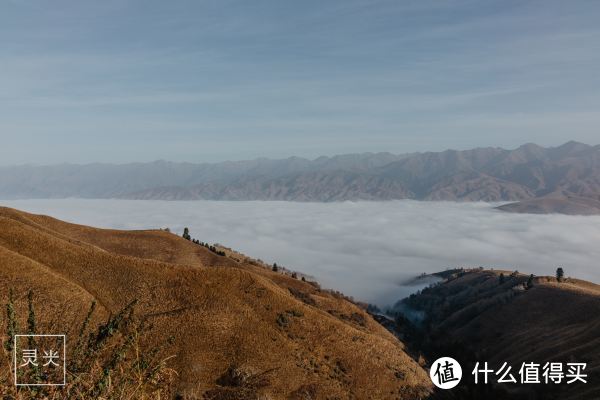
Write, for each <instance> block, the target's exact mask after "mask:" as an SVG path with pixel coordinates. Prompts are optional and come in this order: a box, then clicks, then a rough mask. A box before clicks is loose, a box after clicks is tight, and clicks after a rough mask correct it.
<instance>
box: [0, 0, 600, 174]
mask: <svg viewBox="0 0 600 400" xmlns="http://www.w3.org/2000/svg"><path fill="white" fill-rule="evenodd" d="M0 10H1V11H0V49H1V51H0V142H1V143H2V145H1V146H0V164H3V165H8V164H26V163H27V164H53V163H62V162H74V163H88V162H114V163H124V162H132V161H152V160H157V159H165V160H170V161H190V162H215V161H223V160H240V159H251V158H257V157H269V158H284V157H288V156H292V155H295V156H302V157H308V158H314V157H317V156H320V155H333V154H342V153H356V152H365V151H372V152H378V151H389V152H393V153H406V152H414V151H441V150H444V149H448V148H452V149H467V148H473V147H480V146H500V147H505V148H515V147H518V146H519V145H520V144H523V143H526V142H535V143H538V144H540V145H546V146H553V145H559V144H561V143H563V142H566V141H568V140H578V141H582V142H586V143H588V144H598V142H600V141H599V140H598V139H597V138H598V137H599V136H598V126H600V111H599V109H600V108H599V106H600V74H599V73H598V71H600V24H598V21H599V20H600V2H597V1H562V0H543V1H512V0H497V1H480V0H447V1H438V0H429V1H422V0H403V1H397V0H328V1H322V0H304V1H288V0H254V1H246V0H236V1H234V0H189V1H187V0H173V1H164V0H103V1H86V0H54V1H52V2H48V1H42V0H0Z"/></svg>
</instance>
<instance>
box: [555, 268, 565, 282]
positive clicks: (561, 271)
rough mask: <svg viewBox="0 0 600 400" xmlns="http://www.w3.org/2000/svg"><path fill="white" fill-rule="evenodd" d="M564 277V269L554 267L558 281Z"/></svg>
mask: <svg viewBox="0 0 600 400" xmlns="http://www.w3.org/2000/svg"><path fill="white" fill-rule="evenodd" d="M564 277H565V270H564V269H562V267H558V268H556V280H557V281H559V282H562V281H563V278H564Z"/></svg>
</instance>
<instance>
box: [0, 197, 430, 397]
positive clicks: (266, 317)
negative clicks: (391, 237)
mask: <svg viewBox="0 0 600 400" xmlns="http://www.w3.org/2000/svg"><path fill="white" fill-rule="evenodd" d="M0 265H1V267H0V301H2V302H3V303H5V302H6V301H7V296H8V290H9V289H13V290H14V291H15V293H17V295H18V296H19V298H20V300H22V298H23V297H24V295H25V294H26V293H27V291H28V290H29V289H33V290H34V293H35V305H36V307H38V310H37V315H38V316H40V318H41V322H40V326H41V327H50V326H52V327H54V329H62V331H61V332H53V333H67V335H68V337H70V336H72V334H73V332H74V330H75V329H77V327H76V326H74V321H75V320H79V321H80V320H81V319H82V316H83V315H85V312H86V310H87V308H88V307H89V304H90V302H91V300H92V299H95V300H97V302H98V304H99V314H98V316H99V317H100V318H105V317H106V316H107V315H108V314H111V313H113V314H114V313H115V312H117V311H118V310H120V309H122V308H123V307H124V306H125V305H127V304H128V303H129V302H131V301H132V300H134V299H135V300H137V301H138V305H137V306H136V314H138V315H140V316H145V317H147V318H148V320H149V321H150V323H151V324H152V328H151V329H152V330H151V335H150V337H149V339H148V341H149V342H148V343H147V345H148V346H151V345H156V344H160V343H164V342H165V341H166V338H168V337H173V338H174V343H173V345H172V346H171V347H169V348H167V349H166V350H165V352H166V354H165V355H170V354H172V355H174V356H175V357H174V358H173V359H171V360H170V365H171V366H172V367H173V368H174V369H175V370H176V371H177V372H178V383H177V385H178V392H180V393H182V394H187V395H193V396H197V397H200V396H201V395H202V394H203V393H205V392H206V391H207V390H210V389H215V388H217V389H218V388H219V385H218V384H217V381H218V379H219V377H221V376H223V374H224V373H225V372H226V371H227V369H228V368H229V367H231V366H237V367H240V368H243V369H244V370H246V371H251V372H253V373H262V372H267V374H266V375H265V377H267V380H268V382H267V385H266V386H265V387H262V388H259V389H257V393H255V394H253V396H254V395H255V396H256V398H259V397H257V396H258V395H259V394H261V395H263V396H264V397H261V398H265V399H288V398H301V397H298V396H300V393H302V392H310V393H311V395H312V396H313V397H311V398H316V399H325V398H340V399H346V398H348V399H350V398H355V399H370V398H372V399H387V398H390V399H392V398H393V399H412V398H418V397H421V396H423V395H425V394H426V393H428V391H429V390H430V389H429V383H428V382H429V381H428V378H427V375H426V372H425V371H424V370H423V369H422V368H421V367H420V366H419V365H418V364H417V363H416V362H415V361H414V360H412V359H411V358H410V357H409V356H408V355H407V354H406V353H405V352H404V347H403V345H402V343H400V342H399V341H398V340H397V339H396V338H395V337H394V336H393V335H391V334H390V333H389V332H387V331H386V330H385V329H384V328H382V327H381V326H380V325H378V324H377V323H376V322H375V321H373V320H372V319H371V317H370V316H368V315H367V314H366V313H365V312H364V311H363V310H361V309H360V308H359V307H357V306H356V305H354V304H352V303H350V302H348V301H347V300H345V299H343V298H340V297H336V296H334V295H332V294H330V293H327V292H325V291H321V290H319V289H318V288H317V287H315V286H314V285H311V284H309V283H305V282H301V281H298V280H296V279H293V278H291V277H289V276H285V275H282V274H278V273H274V272H271V271H269V270H266V269H264V268H260V267H257V266H253V265H249V264H240V263H237V262H235V261H233V260H232V259H229V258H226V257H219V256H216V255H214V254H213V253H211V252H209V251H208V250H206V249H205V248H203V247H201V246H198V245H195V244H193V243H191V242H189V241H185V240H183V239H181V238H179V237H177V236H175V235H172V234H169V233H167V232H162V231H143V232H119V231H113V230H100V229H94V228H89V227H84V226H78V225H73V224H67V223H64V222H61V221H58V220H55V219H52V218H49V217H42V216H35V215H30V214H26V213H22V212H19V211H16V210H12V209H8V208H0ZM290 289H291V290H290ZM18 304H19V307H18V310H17V311H18V312H17V314H18V315H20V316H21V322H22V321H23V315H24V314H23V313H24V306H23V304H22V302H20V303H19V302H18ZM72 347H73V343H72V342H69V340H68V343H67V348H68V349H70V348H72ZM67 357H68V355H67ZM0 368H2V367H0ZM221 383H222V382H221ZM227 393H228V395H230V396H232V397H222V398H249V397H248V393H246V394H243V395H242V394H238V395H237V397H236V395H235V390H234V389H231V390H230V391H229V392H227ZM294 393H295V394H294ZM294 396H296V397H294ZM217 398H218V397H217ZM251 398H254V397H251Z"/></svg>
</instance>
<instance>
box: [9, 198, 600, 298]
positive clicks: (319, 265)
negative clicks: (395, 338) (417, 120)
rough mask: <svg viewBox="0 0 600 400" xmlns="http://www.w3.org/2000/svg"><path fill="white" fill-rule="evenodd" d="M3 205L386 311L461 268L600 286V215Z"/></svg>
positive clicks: (283, 205)
mask: <svg viewBox="0 0 600 400" xmlns="http://www.w3.org/2000/svg"><path fill="white" fill-rule="evenodd" d="M0 205H6V206H10V207H15V208H18V209H22V210H25V211H30V212H34V213H43V214H49V215H52V216H54V217H56V218H60V219H64V220H67V221H72V222H76V223H80V224H86V225H94V226H99V227H107V228H108V227H110V228H117V229H144V228H157V227H167V226H168V227H170V228H171V229H172V230H173V231H175V232H181V231H183V227H184V226H188V227H189V228H190V230H191V233H192V236H194V237H195V238H198V239H200V240H202V241H207V242H211V243H213V242H218V243H222V244H224V245H226V246H229V247H232V248H234V249H237V250H240V251H242V252H243V253H246V254H247V255H250V256H252V257H257V258H261V259H263V260H265V261H267V262H277V263H278V264H281V265H284V266H286V267H289V268H291V269H296V270H298V271H302V272H304V273H306V274H309V275H313V276H315V277H316V278H317V279H318V280H319V282H321V284H322V285H323V286H325V287H330V288H334V289H337V290H341V291H343V292H344V293H346V294H348V295H352V296H354V297H356V298H357V299H361V300H365V301H369V302H373V303H376V304H379V305H386V304H390V303H393V302H395V301H396V300H398V299H399V298H401V297H404V296H405V295H407V294H409V293H410V292H412V291H415V290H417V289H418V288H416V287H414V286H413V287H409V286H404V285H403V282H406V281H408V280H410V278H412V277H414V276H415V275H418V274H420V273H421V272H435V271H439V270H443V269H445V268H447V267H455V266H467V267H471V266H480V265H482V266H486V267H492V268H498V269H500V268H504V269H510V270H513V269H518V270H519V271H522V272H527V273H534V274H536V275H552V274H553V273H554V271H555V270H556V267H557V266H559V265H560V266H562V267H563V268H564V269H565V271H566V274H567V275H569V276H574V277H578V278H582V279H587V280H591V281H595V282H600V265H598V263H599V260H600V217H574V216H563V215H524V214H508V213H504V212H501V211H496V210H494V209H493V206H492V205H490V204H486V203H450V202H416V201H392V202H344V203H325V204H323V203H293V202H218V201H198V202H166V201H126V200H77V199H68V200H23V201H4V202H0Z"/></svg>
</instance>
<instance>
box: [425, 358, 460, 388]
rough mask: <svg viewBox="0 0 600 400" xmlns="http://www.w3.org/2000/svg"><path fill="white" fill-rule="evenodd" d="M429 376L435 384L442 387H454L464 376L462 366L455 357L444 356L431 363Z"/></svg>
mask: <svg viewBox="0 0 600 400" xmlns="http://www.w3.org/2000/svg"><path fill="white" fill-rule="evenodd" d="M429 376H430V377H431V381H432V382H433V384H434V385H435V386H437V387H439V388H440V389H452V388H453V387H455V386H456V385H458V384H459V382H460V380H461V378H462V368H461V366H460V364H459V363H458V361H456V360H455V359H454V358H451V357H442V358H438V359H437V360H435V361H434V363H433V364H431V369H430V370H429Z"/></svg>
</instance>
